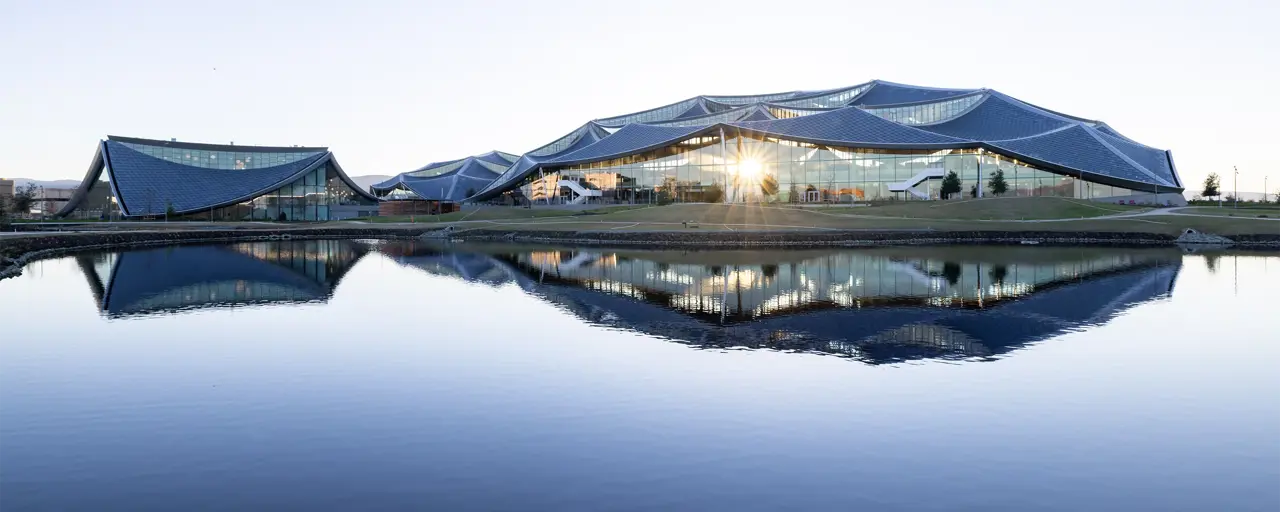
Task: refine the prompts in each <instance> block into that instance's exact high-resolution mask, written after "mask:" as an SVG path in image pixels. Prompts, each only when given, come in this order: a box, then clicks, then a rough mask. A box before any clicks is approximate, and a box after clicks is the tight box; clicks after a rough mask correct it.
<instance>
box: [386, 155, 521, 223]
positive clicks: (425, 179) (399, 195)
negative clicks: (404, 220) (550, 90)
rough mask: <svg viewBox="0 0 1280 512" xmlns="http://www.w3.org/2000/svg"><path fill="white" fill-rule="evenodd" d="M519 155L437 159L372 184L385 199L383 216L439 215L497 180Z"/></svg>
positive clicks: (452, 208) (453, 208) (456, 207)
mask: <svg viewBox="0 0 1280 512" xmlns="http://www.w3.org/2000/svg"><path fill="white" fill-rule="evenodd" d="M517 158H518V157H516V156H515V155H512V154H510V153H503V152H501V151H490V152H488V153H485V154H483V155H475V156H469V157H466V158H461V159H458V160H448V161H444V162H433V163H430V164H427V165H425V166H422V167H420V168H418V169H415V170H412V171H409V172H406V173H402V174H399V175H397V176H395V177H393V178H391V179H389V180H386V181H384V182H381V183H377V184H375V185H373V186H371V187H369V189H370V191H371V192H373V194H374V195H376V196H377V197H378V198H380V199H382V200H383V202H382V205H381V211H382V215H414V214H426V215H435V214H441V213H449V212H452V211H456V210H457V209H458V204H459V203H461V202H462V201H463V200H465V199H467V198H468V197H471V196H473V195H475V194H476V193H477V192H479V191H480V190H482V189H484V188H485V187H487V186H489V184H490V183H492V182H493V180H495V179H497V177H498V176H499V175H501V174H502V173H503V172H504V171H506V169H507V168H508V167H510V166H511V164H512V163H514V162H515V161H516V159H517Z"/></svg>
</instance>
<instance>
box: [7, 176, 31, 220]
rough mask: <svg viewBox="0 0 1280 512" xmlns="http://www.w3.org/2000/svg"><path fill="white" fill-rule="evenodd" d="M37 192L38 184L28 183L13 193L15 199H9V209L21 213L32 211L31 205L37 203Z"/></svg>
mask: <svg viewBox="0 0 1280 512" xmlns="http://www.w3.org/2000/svg"><path fill="white" fill-rule="evenodd" d="M36 192H37V187H36V184H35V183H27V186H25V187H22V188H21V189H18V190H17V191H15V192H14V193H13V199H11V200H10V201H9V209H10V210H11V211H12V212H13V213H17V214H20V215H26V214H27V213H30V212H31V207H32V206H35V205H36Z"/></svg>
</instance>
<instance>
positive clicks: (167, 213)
mask: <svg viewBox="0 0 1280 512" xmlns="http://www.w3.org/2000/svg"><path fill="white" fill-rule="evenodd" d="M177 216H178V212H177V211H176V210H174V209H173V201H165V203H164V220H169V219H171V218H173V217H177Z"/></svg>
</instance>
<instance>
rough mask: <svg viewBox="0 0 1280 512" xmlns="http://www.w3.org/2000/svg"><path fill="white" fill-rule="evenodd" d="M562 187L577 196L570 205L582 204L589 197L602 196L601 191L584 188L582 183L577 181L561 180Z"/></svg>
mask: <svg viewBox="0 0 1280 512" xmlns="http://www.w3.org/2000/svg"><path fill="white" fill-rule="evenodd" d="M560 186H562V187H564V188H567V189H569V190H571V191H573V193H574V194H577V195H576V196H574V198H573V199H571V200H570V201H569V204H582V203H583V202H584V201H586V200H587V198H588V197H600V196H601V192H600V190H598V189H593V188H586V187H584V186H582V184H581V183H578V182H577V181H574V180H560Z"/></svg>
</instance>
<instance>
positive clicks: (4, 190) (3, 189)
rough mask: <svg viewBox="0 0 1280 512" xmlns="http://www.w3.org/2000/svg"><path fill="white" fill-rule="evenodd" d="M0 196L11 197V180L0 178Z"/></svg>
mask: <svg viewBox="0 0 1280 512" xmlns="http://www.w3.org/2000/svg"><path fill="white" fill-rule="evenodd" d="M0 197H3V198H5V199H9V198H12V197H13V180H6V179H4V178H0Z"/></svg>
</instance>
